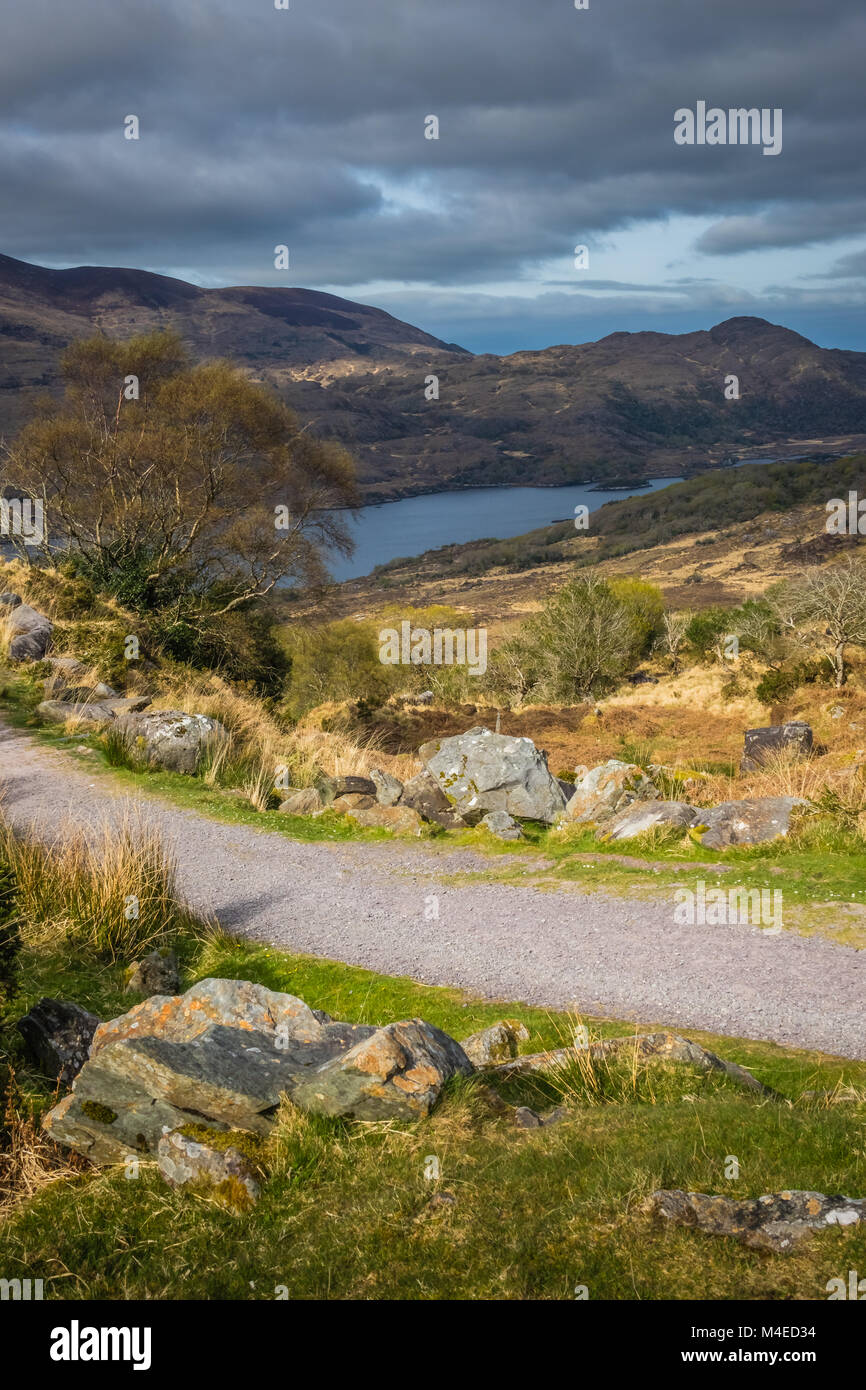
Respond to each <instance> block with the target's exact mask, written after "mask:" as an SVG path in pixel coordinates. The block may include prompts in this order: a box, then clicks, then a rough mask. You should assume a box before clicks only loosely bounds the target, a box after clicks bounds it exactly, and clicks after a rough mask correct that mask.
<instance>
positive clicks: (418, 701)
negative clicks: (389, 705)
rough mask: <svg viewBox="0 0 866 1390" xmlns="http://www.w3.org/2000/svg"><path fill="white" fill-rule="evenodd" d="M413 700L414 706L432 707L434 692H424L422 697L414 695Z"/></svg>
mask: <svg viewBox="0 0 866 1390" xmlns="http://www.w3.org/2000/svg"><path fill="white" fill-rule="evenodd" d="M411 700H412V704H413V705H432V703H433V691H432V690H422V691H421V694H420V695H413V696H412V697H411Z"/></svg>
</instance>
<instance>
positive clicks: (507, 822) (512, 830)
mask: <svg viewBox="0 0 866 1390" xmlns="http://www.w3.org/2000/svg"><path fill="white" fill-rule="evenodd" d="M478 823H479V825H480V826H482V827H483V828H484V829H485V830H489V832H490V834H491V835H495V837H496V839H497V840H525V839H526V836H525V835H524V833H523V831H522V829H521V828H520V826H519V825H518V823H517V821H516V820H515V819H514V817H513V816H509V814H508V812H507V811H488V812H487V815H486V816H482V818H481V820H480V821H479V822H478Z"/></svg>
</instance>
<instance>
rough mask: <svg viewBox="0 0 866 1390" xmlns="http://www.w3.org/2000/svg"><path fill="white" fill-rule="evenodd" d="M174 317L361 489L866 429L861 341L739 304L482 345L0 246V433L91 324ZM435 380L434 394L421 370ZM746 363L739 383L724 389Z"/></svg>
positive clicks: (678, 460)
mask: <svg viewBox="0 0 866 1390" xmlns="http://www.w3.org/2000/svg"><path fill="white" fill-rule="evenodd" d="M168 325H172V326H174V327H176V328H177V329H178V330H179V331H180V332H181V333H182V334H183V336H184V338H185V339H186V341H187V342H188V343H189V345H190V347H191V349H192V351H193V352H194V353H195V354H196V356H198V357H207V356H226V357H231V358H233V359H234V360H235V361H237V362H238V363H240V364H241V365H242V366H243V367H245V368H246V369H247V370H248V371H249V372H250V373H251V375H253V376H254V377H256V378H258V379H261V380H264V381H267V382H269V383H270V384H272V385H273V386H274V387H275V388H276V389H277V390H279V391H280V392H281V394H283V395H284V396H285V398H286V399H287V400H288V401H289V402H290V403H291V404H292V405H293V406H294V407H295V408H296V409H297V410H298V411H299V413H300V414H301V415H302V416H303V417H304V418H305V419H309V420H310V421H311V422H312V423H313V425H314V426H315V427H316V428H317V429H318V430H319V431H320V432H322V433H324V434H328V435H332V436H334V437H336V438H339V439H341V440H342V441H343V442H345V443H346V444H347V445H348V446H349V447H350V448H351V449H352V450H353V452H354V453H355V455H356V457H357V458H358V461H359V464H360V470H361V482H362V488H363V492H364V495H365V496H366V498H367V500H369V501H373V500H382V499H384V498H387V497H395V496H404V495H407V494H410V493H417V492H425V491H435V490H439V489H443V488H453V487H478V486H490V485H495V484H535V485H539V484H547V485H553V484H558V483H568V482H578V481H586V480H589V479H596V480H598V481H607V482H610V481H612V480H634V479H637V478H640V477H645V476H657V477H658V476H674V475H675V474H677V473H681V472H685V473H689V472H691V471H693V470H695V469H699V468H703V467H706V466H707V465H708V464H714V463H719V462H721V460H722V459H723V458H724V457H725V455H727V454H731V453H738V454H748V453H751V452H757V451H758V450H763V449H766V448H769V449H772V450H773V451H775V452H777V453H779V454H782V455H789V454H795V453H797V452H799V451H802V452H804V453H805V452H807V451H808V452H813V451H814V450H815V449H816V448H818V447H820V446H821V445H824V446H826V447H827V448H828V449H830V450H834V451H837V452H838V451H841V450H843V449H847V448H849V447H853V446H855V445H860V446H862V444H863V443H866V353H858V352H844V351H839V350H835V349H834V350H828V349H824V348H819V347H817V346H816V345H815V344H814V343H812V342H810V341H809V340H808V339H807V338H803V337H801V336H800V335H799V334H798V333H793V332H791V330H789V329H787V328H782V327H780V326H778V325H775V324H771V323H768V322H767V321H766V320H764V319H758V318H734V319H729V320H728V321H727V322H725V323H721V324H718V325H717V326H716V327H715V328H712V329H710V330H709V331H708V332H698V333H687V334H681V335H674V334H665V333H612V334H610V335H609V336H608V337H606V338H602V339H601V340H600V341H599V342H597V343H584V344H582V345H580V346H577V347H572V346H558V347H551V348H546V349H544V350H543V351H540V352H518V353H513V354H512V355H511V356H510V357H494V356H492V355H485V356H479V357H474V356H473V355H472V354H471V353H467V352H465V351H464V350H463V349H462V348H459V347H457V346H456V345H455V344H453V343H451V344H448V343H444V342H442V341H440V340H439V339H438V338H434V337H431V336H430V335H429V334H427V333H424V332H422V331H421V330H420V329H418V328H414V327H412V326H411V325H410V324H405V323H401V322H400V321H399V320H398V319H395V318H392V317H391V316H390V315H389V314H386V313H384V312H383V311H382V310H381V309H374V308H371V307H370V306H368V305H362V304H355V303H353V302H351V301H350V300H345V299H340V298H338V297H337V296H335V295H329V294H322V293H319V292H316V291H313V290H302V289H264V288H256V287H254V286H241V287H237V288H231V289H222V290H214V289H200V288H199V287H198V286H196V285H190V284H187V283H186V282H184V281H182V280H174V279H171V278H170V277H168V276H164V275H154V274H151V273H150V272H147V271H140V270H124V269H112V268H107V267H100V266H81V267H78V268H76V269H72V270H46V269H44V268H43V267H40V266H33V265H28V264H26V263H25V262H23V261H16V260H12V259H11V258H9V257H6V256H0V432H2V433H7V434H8V433H10V432H12V431H14V429H15V428H16V427H17V425H18V424H19V423H20V421H21V419H22V418H23V416H24V413H25V412H26V410H27V407H28V405H29V402H30V401H31V400H32V397H33V395H34V393H35V391H36V390H38V389H40V388H41V389H45V388H48V389H57V386H58V380H59V379H58V368H57V363H58V358H59V355H60V352H61V351H62V349H63V347H64V346H65V345H66V344H67V343H68V342H70V341H71V340H72V339H74V338H77V337H81V336H85V335H87V334H90V333H92V332H94V330H99V331H101V332H104V333H107V334H109V335H111V336H118V337H127V336H131V335H132V334H134V333H137V332H141V331H143V330H147V329H151V328H155V327H159V326H168ZM431 374H435V375H436V376H438V378H439V390H440V396H439V399H438V400H431V401H428V400H426V399H425V391H424V386H425V378H427V377H428V376H429V375H431ZM729 375H736V376H737V377H738V378H739V383H740V393H741V398H740V399H739V400H734V401H728V400H725V396H724V385H725V378H726V377H727V376H729Z"/></svg>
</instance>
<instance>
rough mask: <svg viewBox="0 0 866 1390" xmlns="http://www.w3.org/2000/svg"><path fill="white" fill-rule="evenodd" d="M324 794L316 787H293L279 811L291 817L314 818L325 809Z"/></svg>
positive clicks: (281, 803)
mask: <svg viewBox="0 0 866 1390" xmlns="http://www.w3.org/2000/svg"><path fill="white" fill-rule="evenodd" d="M324 805H325V803H324V801H323V800H322V794H321V792H320V791H318V789H317V788H316V787H292V788H291V789H290V790H289V793H288V795H287V796H286V798H285V800H284V801H281V802H280V807H279V809H280V810H281V811H285V813H286V814H287V815H290V816H313V815H315V814H316V812H317V811H321V810H322V809H323V808H324Z"/></svg>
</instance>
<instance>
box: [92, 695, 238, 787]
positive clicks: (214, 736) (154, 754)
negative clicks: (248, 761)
mask: <svg viewBox="0 0 866 1390" xmlns="http://www.w3.org/2000/svg"><path fill="white" fill-rule="evenodd" d="M117 723H118V726H119V727H120V728H121V729H122V730H123V732H124V733H125V734H126V736H127V738H128V739H129V741H130V745H131V746H135V747H136V748H137V749H138V751H139V752H140V754H141V756H142V757H143V758H144V760H145V761H146V762H147V763H148V764H149V765H150V766H151V767H158V768H163V769H164V770H165V771H167V772H180V773H185V774H186V775H187V776H193V775H194V774H195V773H196V772H197V770H198V767H199V764H200V763H201V760H202V757H203V756H204V752H205V749H206V748H207V747H208V745H210V744H212V743H216V742H222V741H223V740H224V739H226V738H227V737H228V734H227V732H226V730H225V729H224V728H223V726H222V724H220V723H219V721H218V720H216V719H211V718H210V717H209V716H208V715H206V714H186V713H184V712H183V711H182V710H152V711H148V712H145V713H142V714H126V715H121V716H120V718H119V719H118V721H117Z"/></svg>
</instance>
